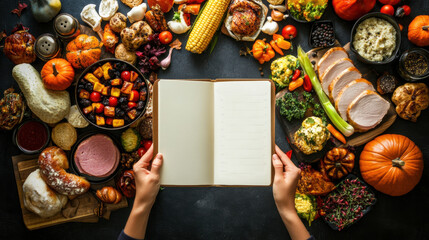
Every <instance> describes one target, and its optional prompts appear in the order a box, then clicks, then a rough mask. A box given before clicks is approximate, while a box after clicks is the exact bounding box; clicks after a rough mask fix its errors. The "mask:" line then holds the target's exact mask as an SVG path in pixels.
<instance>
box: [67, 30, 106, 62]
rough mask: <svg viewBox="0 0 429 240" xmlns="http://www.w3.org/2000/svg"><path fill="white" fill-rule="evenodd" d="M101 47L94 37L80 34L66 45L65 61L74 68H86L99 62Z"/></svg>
mask: <svg viewBox="0 0 429 240" xmlns="http://www.w3.org/2000/svg"><path fill="white" fill-rule="evenodd" d="M102 45H103V44H102V43H101V44H100V41H98V39H97V38H96V37H94V36H88V35H86V34H81V35H79V36H77V37H76V38H75V39H74V40H73V41H71V42H69V44H67V47H66V52H67V53H66V58H67V61H69V62H70V63H71V64H72V65H73V67H74V68H86V67H88V66H90V65H91V64H93V63H95V62H97V61H98V60H100V57H101V46H102Z"/></svg>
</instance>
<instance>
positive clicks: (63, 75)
mask: <svg viewBox="0 0 429 240" xmlns="http://www.w3.org/2000/svg"><path fill="white" fill-rule="evenodd" d="M41 75H42V80H43V85H44V86H45V88H47V89H51V90H65V89H66V88H68V87H70V85H71V84H72V82H73V80H74V69H73V67H72V65H71V64H70V63H69V62H67V61H66V60H65V59H62V58H54V59H52V60H49V61H48V62H47V63H46V64H45V65H44V66H43V68H42V71H41Z"/></svg>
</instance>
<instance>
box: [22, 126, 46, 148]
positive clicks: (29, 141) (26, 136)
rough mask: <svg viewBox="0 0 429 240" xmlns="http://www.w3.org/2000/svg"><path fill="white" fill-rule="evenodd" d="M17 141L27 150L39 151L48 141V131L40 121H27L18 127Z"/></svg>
mask: <svg viewBox="0 0 429 240" xmlns="http://www.w3.org/2000/svg"><path fill="white" fill-rule="evenodd" d="M16 141H17V143H18V145H19V146H20V147H21V148H23V149H25V150H27V151H37V150H39V149H41V148H42V147H43V146H44V145H45V144H46V141H48V132H47V131H46V128H45V126H44V125H43V124H41V123H40V122H37V121H30V122H26V123H24V124H23V125H22V126H21V127H20V128H19V129H18V133H17V137H16Z"/></svg>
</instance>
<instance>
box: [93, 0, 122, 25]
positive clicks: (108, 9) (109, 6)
mask: <svg viewBox="0 0 429 240" xmlns="http://www.w3.org/2000/svg"><path fill="white" fill-rule="evenodd" d="M118 8H119V5H118V1H117V0H101V2H100V7H99V8H98V13H99V14H100V17H101V18H102V19H103V20H104V21H109V20H110V19H111V18H112V17H113V15H115V13H116V11H118Z"/></svg>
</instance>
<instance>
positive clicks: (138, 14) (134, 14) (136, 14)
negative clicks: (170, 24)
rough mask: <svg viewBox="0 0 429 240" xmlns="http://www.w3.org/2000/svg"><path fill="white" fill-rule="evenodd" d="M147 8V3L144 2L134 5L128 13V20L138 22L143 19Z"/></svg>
mask: <svg viewBox="0 0 429 240" xmlns="http://www.w3.org/2000/svg"><path fill="white" fill-rule="evenodd" d="M146 10H147V5H146V3H142V4H140V5H138V6H135V7H133V8H132V9H131V10H130V11H129V12H128V13H127V17H128V20H130V23H134V22H138V21H140V20H143V18H144V15H145V13H146Z"/></svg>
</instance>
